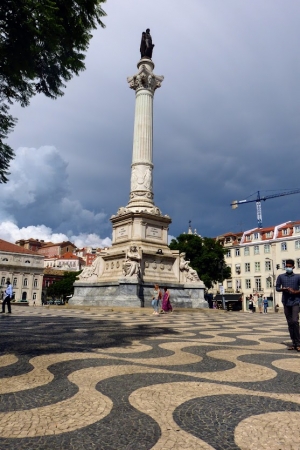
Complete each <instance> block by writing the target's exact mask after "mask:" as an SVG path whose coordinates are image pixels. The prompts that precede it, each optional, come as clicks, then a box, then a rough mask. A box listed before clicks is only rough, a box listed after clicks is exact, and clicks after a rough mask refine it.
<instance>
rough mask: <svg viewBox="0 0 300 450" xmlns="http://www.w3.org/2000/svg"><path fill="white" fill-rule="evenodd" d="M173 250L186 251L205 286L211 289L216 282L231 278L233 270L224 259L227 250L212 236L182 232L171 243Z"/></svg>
mask: <svg viewBox="0 0 300 450" xmlns="http://www.w3.org/2000/svg"><path fill="white" fill-rule="evenodd" d="M169 247H170V249H171V250H179V251H180V253H181V252H184V253H186V259H187V260H189V261H190V266H191V267H192V268H193V269H195V270H196V271H197V273H198V275H199V278H200V279H201V280H202V281H203V283H204V284H205V286H206V287H207V288H208V289H210V288H211V287H212V286H213V284H214V283H216V282H222V281H223V280H224V279H226V278H230V276H231V270H230V267H227V266H226V264H225V261H224V255H225V253H226V250H225V249H224V248H223V247H222V245H221V244H220V242H218V241H216V240H215V239H212V238H206V237H205V238H201V237H199V236H196V235H194V234H180V235H179V236H178V237H177V238H176V239H172V241H171V243H170V246H169Z"/></svg>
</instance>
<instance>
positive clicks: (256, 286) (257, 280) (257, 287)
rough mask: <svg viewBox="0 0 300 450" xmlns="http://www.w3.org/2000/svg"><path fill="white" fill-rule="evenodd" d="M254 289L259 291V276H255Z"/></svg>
mask: <svg viewBox="0 0 300 450" xmlns="http://www.w3.org/2000/svg"><path fill="white" fill-rule="evenodd" d="M255 289H256V290H257V291H261V279H260V278H255Z"/></svg>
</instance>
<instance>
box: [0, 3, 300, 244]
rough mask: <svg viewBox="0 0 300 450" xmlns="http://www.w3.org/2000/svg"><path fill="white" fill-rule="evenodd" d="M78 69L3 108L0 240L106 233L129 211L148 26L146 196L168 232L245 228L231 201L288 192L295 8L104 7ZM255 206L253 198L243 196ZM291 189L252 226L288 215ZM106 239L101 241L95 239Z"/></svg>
mask: <svg viewBox="0 0 300 450" xmlns="http://www.w3.org/2000/svg"><path fill="white" fill-rule="evenodd" d="M103 8H104V10H105V11H106V13H107V17H106V18H104V22H105V24H106V28H105V29H101V28H99V29H98V30H97V31H95V33H94V37H93V39H92V40H91V43H90V48H89V51H88V53H87V57H86V71H85V72H82V73H81V74H80V76H79V77H75V78H73V79H72V80H71V81H70V82H69V83H68V84H67V88H66V89H65V95H64V97H62V98H60V99H58V100H56V101H52V100H50V99H47V98H46V97H44V96H42V95H38V96H36V97H35V98H34V99H33V100H32V101H31V105H30V106H29V107H27V108H21V107H19V106H18V105H16V106H14V107H13V108H12V114H13V115H15V116H16V117H18V124H17V126H16V128H15V131H14V132H13V133H12V134H11V135H10V138H9V144H10V145H11V146H12V147H13V148H14V149H15V151H16V155H17V156H16V159H15V161H14V162H13V164H12V166H11V177H10V182H9V183H8V184H7V185H1V190H0V222H1V223H0V238H2V239H6V240H11V241H13V240H15V239H19V238H20V237H38V238H42V239H43V238H45V239H47V240H48V239H53V240H55V239H56V240H59V239H61V238H64V237H65V236H67V237H69V238H72V239H73V240H75V241H76V242H77V244H78V245H83V244H84V243H85V242H87V243H89V244H91V245H93V244H95V245H100V244H101V243H102V240H103V239H105V238H110V237H111V224H110V221H109V218H110V216H111V215H112V214H115V213H116V211H117V209H118V208H119V207H120V206H125V205H126V204H127V203H128V198H129V188H130V164H131V155H132V137H133V121H134V105H135V95H134V94H135V93H134V91H133V90H131V89H130V88H129V86H128V84H127V76H130V75H133V74H135V73H136V72H137V68H136V64H137V62H138V60H139V57H140V54H139V45H140V38H141V33H142V31H144V30H146V28H150V29H151V34H152V39H153V43H154V44H155V48H154V52H153V61H154V63H155V70H154V72H155V73H156V74H157V75H164V76H165V79H164V82H163V84H162V87H161V89H158V90H157V91H156V93H155V98H154V166H155V168H154V200H155V203H156V205H157V206H158V207H159V208H160V209H161V210H162V212H163V214H169V215H170V216H171V217H172V220H173V222H172V225H171V227H170V234H171V235H173V236H177V235H178V234H180V233H181V232H183V231H186V230H187V228H188V221H189V220H191V221H192V227H193V228H197V231H198V233H200V234H201V235H202V236H211V237H213V236H216V235H218V234H221V233H224V232H228V231H241V230H247V229H250V228H254V227H255V226H256V224H257V221H256V210H255V203H250V204H246V205H242V206H241V207H239V208H238V209H237V210H235V211H232V210H231V207H230V203H231V202H232V200H234V199H237V200H241V199H244V198H247V197H249V196H250V195H251V194H254V195H255V193H256V192H257V191H258V190H260V191H261V193H262V194H263V195H268V194H271V193H276V192H281V191H283V190H284V189H294V188H300V179H299V163H300V156H299V148H300V126H299V119H300V89H299V83H300V62H299V42H300V27H299V18H300V2H299V0H288V1H286V0H264V1H261V0H242V1H241V0H185V2H184V3H183V2H182V1H179V0H152V1H151V2H149V1H146V0H139V1H138V2H137V1H136V0H114V1H113V0H107V3H106V4H104V6H103ZM254 198H255V197H254ZM299 205H300V194H296V195H291V196H286V197H282V198H276V199H272V200H268V201H266V202H264V203H263V205H262V208H263V225H264V226H271V225H275V224H279V223H282V222H286V221H288V220H300V208H299ZM107 243H109V239H106V240H105V241H104V244H107Z"/></svg>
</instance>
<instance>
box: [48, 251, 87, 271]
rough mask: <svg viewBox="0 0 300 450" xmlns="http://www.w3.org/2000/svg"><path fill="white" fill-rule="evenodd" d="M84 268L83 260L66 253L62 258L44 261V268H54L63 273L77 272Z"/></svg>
mask: <svg viewBox="0 0 300 450" xmlns="http://www.w3.org/2000/svg"><path fill="white" fill-rule="evenodd" d="M84 266H85V261H84V259H83V258H80V257H79V256H76V255H74V254H73V253H70V252H67V253H64V254H63V256H59V257H52V258H47V257H45V260H44V267H50V268H56V269H58V270H62V271H64V272H70V271H74V272H79V271H80V270H82V269H83V267H84Z"/></svg>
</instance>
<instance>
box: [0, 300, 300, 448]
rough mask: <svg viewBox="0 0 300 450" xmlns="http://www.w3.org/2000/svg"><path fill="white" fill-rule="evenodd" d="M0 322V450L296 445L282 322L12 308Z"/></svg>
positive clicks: (296, 414)
mask: <svg viewBox="0 0 300 450" xmlns="http://www.w3.org/2000/svg"><path fill="white" fill-rule="evenodd" d="M0 326H1V341H0V346H1V353H0V355H1V356H0V377H1V383H0V395H1V397H0V400H1V401H0V409H1V411H0V449H7V450H10V449H11V450H12V449H18V450H21V449H30V450H45V449H47V450H53V449H63V450H67V449H72V450H73V449H74V450H86V449H99V450H100V449H101V450H102V449H103V450H129V449H132V450H144V449H145V450H146V449H155V450H167V449H168V450H175V449H176V450H181V449H187V450H200V449H201V450H202V449H203V450H213V449H215V450H239V449H241V450H261V449H268V450H299V449H300V439H299V423H300V354H299V353H297V352H295V351H288V350H287V347H286V345H285V344H284V343H286V344H288V343H289V336H288V332H287V326H286V322H285V318H284V316H283V315H282V314H268V315H263V314H257V313H256V314H248V313H241V312H240V313H234V312H229V313H224V312H222V311H205V312H195V311H193V312H189V311H184V312H181V311H180V312H176V311H175V312H174V313H173V314H170V315H160V316H153V315H152V314H151V311H150V310H148V309H139V310H135V311H133V310H132V311H130V310H127V311H120V310H115V311H113V310H109V309H106V310H104V309H102V310H101V309H90V310H79V309H65V308H60V307H57V308H51V309H48V308H45V307H44V308H42V307H36V308H33V307H28V308H24V307H23V308H21V307H13V314H12V315H8V314H5V315H2V316H1V317H0Z"/></svg>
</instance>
